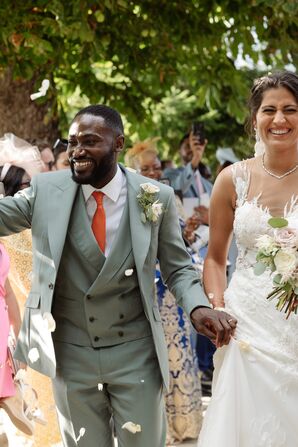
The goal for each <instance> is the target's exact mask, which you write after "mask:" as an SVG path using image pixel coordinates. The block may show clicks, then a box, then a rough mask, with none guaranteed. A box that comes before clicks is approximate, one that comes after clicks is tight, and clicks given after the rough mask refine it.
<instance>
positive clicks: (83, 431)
mask: <svg viewBox="0 0 298 447" xmlns="http://www.w3.org/2000/svg"><path fill="white" fill-rule="evenodd" d="M85 433H86V429H85V428H84V427H82V428H80V432H79V436H78V437H77V439H76V441H77V442H78V441H79V440H80V439H81V438H82V437H83V436H84V434H85Z"/></svg>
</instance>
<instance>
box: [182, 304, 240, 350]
mask: <svg viewBox="0 0 298 447" xmlns="http://www.w3.org/2000/svg"><path fill="white" fill-rule="evenodd" d="M190 318H191V321H192V323H193V325H194V327H195V329H196V330H197V331H198V332H199V334H202V335H205V336H206V337H208V338H209V339H210V340H211V341H212V343H214V344H215V346H216V347H217V348H220V347H221V346H224V345H227V344H228V343H229V341H230V339H231V337H232V335H233V334H234V332H235V329H236V326H237V320H236V318H234V317H232V316H231V315H229V314H228V313H227V312H225V311H221V310H215V309H210V308H209V307H198V308H196V309H195V310H193V311H192V313H191V315H190Z"/></svg>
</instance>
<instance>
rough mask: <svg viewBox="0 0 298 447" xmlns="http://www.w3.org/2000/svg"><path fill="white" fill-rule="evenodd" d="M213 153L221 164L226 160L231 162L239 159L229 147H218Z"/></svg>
mask: <svg viewBox="0 0 298 447" xmlns="http://www.w3.org/2000/svg"><path fill="white" fill-rule="evenodd" d="M215 155H216V158H217V160H218V161H219V163H220V164H221V165H223V164H224V163H225V162H226V161H230V162H231V163H235V162H236V161H239V158H237V157H236V155H235V154H234V151H233V149H231V148H230V147H219V148H218V149H217V151H216V153H215Z"/></svg>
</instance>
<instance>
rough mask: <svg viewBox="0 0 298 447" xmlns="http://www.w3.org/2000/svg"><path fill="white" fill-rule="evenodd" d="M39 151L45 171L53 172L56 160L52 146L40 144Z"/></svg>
mask: <svg viewBox="0 0 298 447" xmlns="http://www.w3.org/2000/svg"><path fill="white" fill-rule="evenodd" d="M38 149H39V151H40V155H41V159H42V161H43V163H44V169H43V171H44V172H48V171H52V169H53V165H54V162H55V159H54V154H53V151H52V149H51V146H50V145H49V144H47V143H40V144H38Z"/></svg>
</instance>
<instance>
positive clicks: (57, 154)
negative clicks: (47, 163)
mask: <svg viewBox="0 0 298 447" xmlns="http://www.w3.org/2000/svg"><path fill="white" fill-rule="evenodd" d="M66 150H67V140H60V139H58V140H57V141H56V142H55V144H54V146H53V154H54V163H53V168H52V170H53V171H54V170H55V171H59V170H60V169H68V168H69V167H70V166H69V160H68V155H67V152H66Z"/></svg>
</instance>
